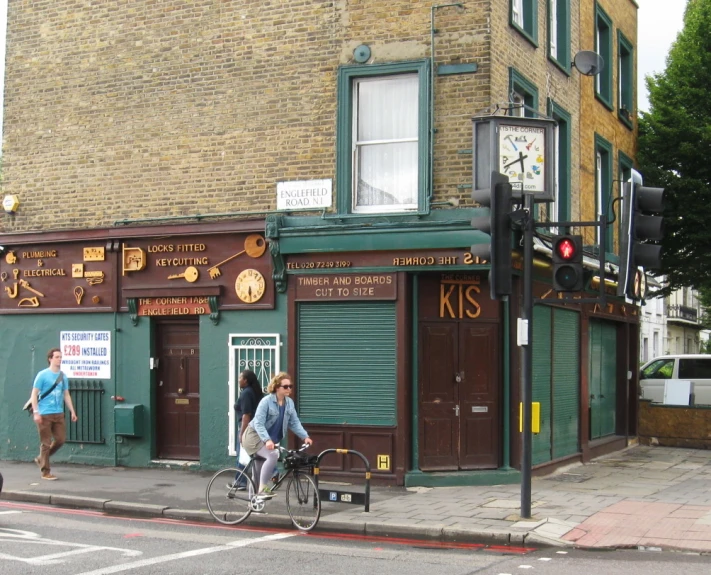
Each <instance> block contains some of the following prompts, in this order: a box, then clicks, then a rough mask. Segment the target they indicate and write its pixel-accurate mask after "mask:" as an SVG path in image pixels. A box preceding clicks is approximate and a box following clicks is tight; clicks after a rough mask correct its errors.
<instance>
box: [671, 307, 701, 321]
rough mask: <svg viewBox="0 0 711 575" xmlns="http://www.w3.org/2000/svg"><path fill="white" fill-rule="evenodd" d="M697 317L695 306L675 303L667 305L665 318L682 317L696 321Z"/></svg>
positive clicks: (685, 319)
mask: <svg viewBox="0 0 711 575" xmlns="http://www.w3.org/2000/svg"><path fill="white" fill-rule="evenodd" d="M698 318H699V314H698V311H697V310H696V308H693V307H688V306H685V305H676V304H674V305H670V306H667V319H683V320H684V321H691V322H694V323H697V322H698V321H699V319H698Z"/></svg>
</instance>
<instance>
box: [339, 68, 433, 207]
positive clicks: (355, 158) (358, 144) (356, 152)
mask: <svg viewBox="0 0 711 575" xmlns="http://www.w3.org/2000/svg"><path fill="white" fill-rule="evenodd" d="M398 76H400V77H410V78H412V77H414V78H417V79H418V83H419V75H418V74H417V73H407V74H397V75H391V76H387V75H379V76H370V77H368V76H366V77H363V78H356V79H355V80H354V81H353V87H352V90H353V93H352V102H353V114H352V118H351V121H352V125H351V130H352V131H351V133H352V134H353V136H352V142H351V146H352V148H351V157H352V163H351V209H352V210H353V213H359V214H363V213H366V214H368V213H372V214H379V213H384V212H409V211H416V210H417V209H418V202H419V182H418V183H417V185H416V187H415V190H414V191H413V196H414V198H415V202H414V203H411V204H393V205H389V204H376V205H369V206H365V205H358V203H357V202H358V182H359V181H360V150H361V149H362V148H364V147H366V146H370V145H382V144H404V143H413V142H414V143H415V144H418V146H419V141H420V140H419V133H420V126H419V123H418V125H417V126H416V130H415V131H416V133H417V134H418V135H417V136H416V137H414V138H397V139H391V140H363V141H360V140H358V117H359V113H360V106H359V102H358V93H359V92H358V87H359V85H360V84H362V83H365V82H378V81H382V80H391V79H393V78H396V77H398ZM417 97H418V100H419V88H418V90H417ZM417 105H418V106H419V101H418V103H417ZM418 122H419V115H418ZM420 161H422V160H421V158H419V157H418V164H419V162H420ZM419 168H420V166H419V165H418V166H417V173H418V177H419V173H420V169H419Z"/></svg>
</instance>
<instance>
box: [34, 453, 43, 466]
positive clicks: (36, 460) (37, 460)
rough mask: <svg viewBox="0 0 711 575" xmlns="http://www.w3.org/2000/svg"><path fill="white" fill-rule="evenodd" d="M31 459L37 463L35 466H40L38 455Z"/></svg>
mask: <svg viewBox="0 0 711 575" xmlns="http://www.w3.org/2000/svg"><path fill="white" fill-rule="evenodd" d="M33 461H34V462H35V463H36V464H37V467H39V468H41V467H42V464H41V463H40V460H39V455H38V456H37V457H35V458H34V460H33Z"/></svg>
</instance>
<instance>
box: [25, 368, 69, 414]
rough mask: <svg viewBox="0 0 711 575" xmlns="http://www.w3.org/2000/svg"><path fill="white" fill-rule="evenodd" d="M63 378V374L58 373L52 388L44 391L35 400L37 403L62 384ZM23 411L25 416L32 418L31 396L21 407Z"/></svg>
mask: <svg viewBox="0 0 711 575" xmlns="http://www.w3.org/2000/svg"><path fill="white" fill-rule="evenodd" d="M63 378H64V374H63V373H62V372H61V371H60V372H59V376H58V377H57V380H56V381H55V382H54V384H52V387H50V388H49V389H48V390H47V391H45V392H44V393H43V394H42V395H40V396H39V397H38V398H37V403H38V404H39V402H40V401H42V400H43V399H44V398H45V397H47V396H48V395H49V394H50V393H52V392H53V391H54V388H55V387H57V385H59V384H60V383H61V382H62V379H63ZM22 409H23V411H26V412H27V414H28V415H29V416H30V417H32V414H33V410H32V395H30V398H29V399H28V400H27V402H26V403H25V405H23V406H22Z"/></svg>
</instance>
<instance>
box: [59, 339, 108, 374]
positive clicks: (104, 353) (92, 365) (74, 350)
mask: <svg viewBox="0 0 711 575" xmlns="http://www.w3.org/2000/svg"><path fill="white" fill-rule="evenodd" d="M59 341H60V344H61V347H60V349H61V351H62V371H64V372H65V373H66V374H67V376H68V377H69V379H74V378H78V379H111V332H109V331H62V332H60V334H59Z"/></svg>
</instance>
